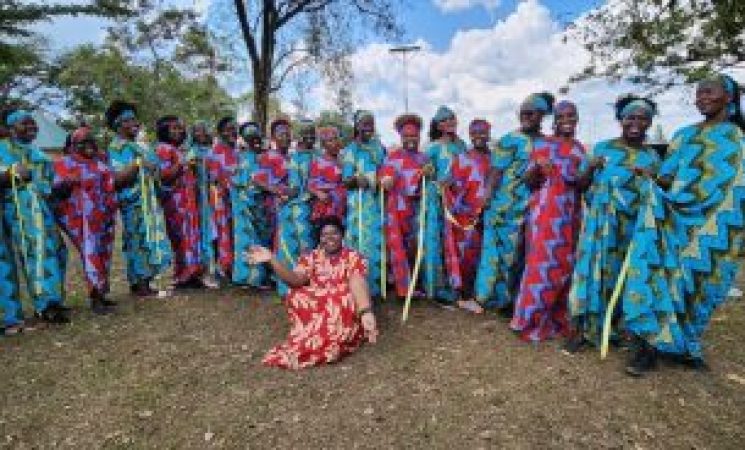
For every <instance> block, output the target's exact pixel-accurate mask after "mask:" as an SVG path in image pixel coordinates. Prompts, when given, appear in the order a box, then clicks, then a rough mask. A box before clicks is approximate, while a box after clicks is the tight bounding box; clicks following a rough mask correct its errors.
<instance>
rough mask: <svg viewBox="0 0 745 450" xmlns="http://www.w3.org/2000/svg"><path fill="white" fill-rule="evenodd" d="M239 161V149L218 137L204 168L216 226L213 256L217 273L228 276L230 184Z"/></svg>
mask: <svg viewBox="0 0 745 450" xmlns="http://www.w3.org/2000/svg"><path fill="white" fill-rule="evenodd" d="M237 165H238V150H237V149H236V148H235V146H233V145H232V144H228V143H225V142H222V141H218V142H216V143H215V145H214V146H213V147H212V151H211V152H210V153H209V154H208V155H207V171H208V175H209V180H210V192H209V199H210V210H211V211H212V213H213V215H212V221H213V223H214V226H215V233H216V235H217V236H216V239H217V244H216V245H215V248H216V250H217V252H216V253H217V254H216V255H215V256H216V259H217V266H218V269H219V272H220V275H222V276H223V277H228V276H230V275H231V273H230V272H231V271H232V270H233V263H234V258H235V255H234V254H233V230H232V224H231V218H232V217H233V212H232V210H231V208H230V186H231V182H232V179H233V174H234V173H235V168H236V166H237Z"/></svg>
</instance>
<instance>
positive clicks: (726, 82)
mask: <svg viewBox="0 0 745 450" xmlns="http://www.w3.org/2000/svg"><path fill="white" fill-rule="evenodd" d="M706 82H711V83H717V84H719V85H720V86H722V88H723V89H724V92H726V93H727V94H729V96H730V97H731V98H730V101H729V103H727V117H728V118H730V119H731V118H733V117H735V116H736V115H737V112H738V110H739V108H738V106H739V103H738V102H739V98H737V96H738V95H737V94H738V87H739V85H738V84H737V81H735V80H734V78H732V77H731V76H729V75H725V74H718V75H715V76H713V77H709V78H707V79H705V80H703V81H702V83H706Z"/></svg>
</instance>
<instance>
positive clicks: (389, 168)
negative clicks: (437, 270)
mask: <svg viewBox="0 0 745 450" xmlns="http://www.w3.org/2000/svg"><path fill="white" fill-rule="evenodd" d="M426 163H427V156H426V155H425V154H424V153H420V152H418V151H408V150H404V149H396V150H393V151H391V152H390V153H388V156H386V158H385V163H383V166H382V167H381V168H380V178H381V179H382V178H383V177H391V178H392V179H393V180H394V182H393V187H392V188H391V189H389V190H388V191H386V197H385V212H386V216H385V238H386V247H388V261H390V267H391V272H392V274H393V282H394V285H395V287H396V294H397V295H398V296H399V297H405V296H406V294H407V291H408V289H409V284H410V282H411V267H412V266H413V263H414V258H416V249H417V245H418V243H417V238H418V231H419V208H420V206H421V192H420V191H421V186H422V183H421V180H422V167H424V165H425V164H426Z"/></svg>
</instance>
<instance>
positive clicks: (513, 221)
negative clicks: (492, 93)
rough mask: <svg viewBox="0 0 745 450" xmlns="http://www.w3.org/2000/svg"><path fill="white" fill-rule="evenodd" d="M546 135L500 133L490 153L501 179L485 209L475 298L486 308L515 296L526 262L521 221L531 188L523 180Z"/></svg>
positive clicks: (504, 302) (493, 166)
mask: <svg viewBox="0 0 745 450" xmlns="http://www.w3.org/2000/svg"><path fill="white" fill-rule="evenodd" d="M545 140H546V138H545V137H543V136H540V137H531V136H528V135H527V134H524V133H522V132H519V131H513V132H511V133H507V134H506V135H504V136H502V138H500V139H499V141H498V142H497V147H496V148H495V149H494V150H493V152H492V161H491V162H492V168H494V169H496V170H497V171H499V173H500V174H501V181H500V182H499V184H498V185H497V187H496V188H495V191H494V195H493V197H492V199H491V201H490V202H489V204H488V206H487V208H486V211H485V212H484V238H483V242H484V246H483V248H482V249H481V260H480V262H479V269H478V273H477V275H476V286H475V288H474V290H475V293H476V295H475V297H476V300H478V301H479V302H480V303H482V304H483V305H484V306H485V307H487V308H505V307H508V306H509V305H510V304H511V303H512V302H513V301H514V299H515V296H516V295H517V291H518V288H519V284H520V279H521V278H522V272H523V267H524V265H525V252H524V245H523V244H524V242H523V241H524V239H523V238H524V223H525V215H526V211H527V208H528V199H529V198H530V189H529V188H528V186H527V185H526V184H525V183H524V182H523V175H524V174H525V170H526V169H527V167H528V161H529V159H530V154H531V153H532V151H533V148H535V147H541V146H544V145H546V143H545Z"/></svg>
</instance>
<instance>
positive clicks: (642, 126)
mask: <svg viewBox="0 0 745 450" xmlns="http://www.w3.org/2000/svg"><path fill="white" fill-rule="evenodd" d="M650 125H652V118H651V117H649V114H647V113H646V112H644V111H643V110H642V109H637V110H635V111H632V112H631V113H629V114H627V115H626V117H624V118H623V119H621V130H622V136H623V139H624V140H625V141H627V142H633V143H636V142H642V141H643V140H644V137H645V136H646V135H647V130H648V129H649V127H650Z"/></svg>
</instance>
